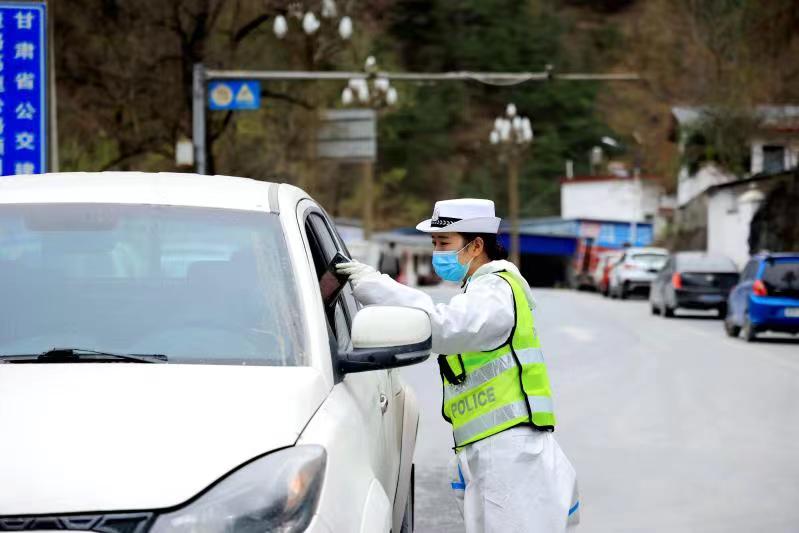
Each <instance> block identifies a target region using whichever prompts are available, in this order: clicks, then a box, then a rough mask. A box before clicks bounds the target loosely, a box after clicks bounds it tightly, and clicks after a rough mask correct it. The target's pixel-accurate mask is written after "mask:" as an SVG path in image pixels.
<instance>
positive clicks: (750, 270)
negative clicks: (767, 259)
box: [741, 260, 759, 281]
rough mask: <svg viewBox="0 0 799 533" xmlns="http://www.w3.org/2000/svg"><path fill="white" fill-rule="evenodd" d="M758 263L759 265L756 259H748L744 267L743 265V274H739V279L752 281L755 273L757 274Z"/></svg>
mask: <svg viewBox="0 0 799 533" xmlns="http://www.w3.org/2000/svg"><path fill="white" fill-rule="evenodd" d="M758 265H759V263H758V261H756V260H751V261H749V262H748V263H747V264H746V267H744V271H743V274H742V275H741V280H742V281H752V280H753V279H755V275H756V274H757V269H758Z"/></svg>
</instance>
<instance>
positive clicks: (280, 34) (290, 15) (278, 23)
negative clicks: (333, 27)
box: [272, 0, 352, 41]
mask: <svg viewBox="0 0 799 533" xmlns="http://www.w3.org/2000/svg"><path fill="white" fill-rule="evenodd" d="M337 16H338V7H337V6H336V2H335V0H323V2H322V10H321V17H322V20H320V19H319V18H318V17H317V16H316V13H314V12H313V11H310V10H308V11H305V12H303V7H302V4H300V3H293V4H291V5H289V8H288V10H287V13H286V14H285V15H277V16H276V17H275V21H274V22H273V23H272V32H273V33H274V34H275V37H277V38H278V39H283V38H284V37H286V35H287V34H288V32H289V20H290V19H296V20H297V21H298V23H299V27H300V28H302V31H303V33H305V35H309V36H310V35H314V34H315V33H316V32H317V31H319V29H320V28H321V27H322V21H323V20H329V21H334V20H335V19H336V17H337ZM337 32H338V35H339V37H341V39H342V40H344V41H347V40H349V39H350V38H351V37H352V19H351V18H350V17H348V16H346V15H345V16H343V17H341V18H340V19H339V20H338V27H337Z"/></svg>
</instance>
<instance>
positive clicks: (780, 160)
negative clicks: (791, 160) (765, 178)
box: [763, 145, 785, 174]
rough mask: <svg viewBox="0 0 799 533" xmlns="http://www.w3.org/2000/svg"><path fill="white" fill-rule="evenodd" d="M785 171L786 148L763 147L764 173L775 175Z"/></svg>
mask: <svg viewBox="0 0 799 533" xmlns="http://www.w3.org/2000/svg"><path fill="white" fill-rule="evenodd" d="M783 170H785V147H784V146H778V145H770V146H764V147H763V172H765V173H767V174H774V173H777V172H782V171H783Z"/></svg>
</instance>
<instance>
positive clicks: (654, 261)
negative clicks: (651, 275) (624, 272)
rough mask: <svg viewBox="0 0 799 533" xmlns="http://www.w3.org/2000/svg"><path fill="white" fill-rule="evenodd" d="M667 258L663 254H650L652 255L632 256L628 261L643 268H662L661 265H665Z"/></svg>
mask: <svg viewBox="0 0 799 533" xmlns="http://www.w3.org/2000/svg"><path fill="white" fill-rule="evenodd" d="M668 258H669V256H667V255H665V254H652V253H643V254H632V255H631V256H630V261H631V262H633V263H636V264H638V265H641V266H642V267H644V268H657V269H660V268H663V265H665V264H666V261H667V260H668Z"/></svg>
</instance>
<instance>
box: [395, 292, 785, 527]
mask: <svg viewBox="0 0 799 533" xmlns="http://www.w3.org/2000/svg"><path fill="white" fill-rule="evenodd" d="M430 293H431V295H433V297H434V299H436V300H437V301H446V300H448V299H449V297H450V296H451V295H452V294H454V293H455V291H454V290H451V289H433V290H431V291H430ZM536 295H537V298H538V312H537V316H536V320H537V325H538V328H539V331H540V335H541V339H542V344H543V348H544V353H545V355H546V357H547V363H548V366H549V369H550V370H549V371H550V378H551V381H552V385H553V390H554V394H555V409H556V412H557V417H558V428H557V431H556V435H557V438H558V441H559V442H560V444H561V446H562V448H563V449H564V451H565V452H566V454H567V455H568V456H569V458H570V459H571V461H572V462H573V463H574V466H575V468H576V469H577V474H578V478H579V483H580V493H581V512H582V525H581V526H580V531H583V532H602V533H608V532H636V533H637V532H641V531H647V532H650V533H660V532H663V533H666V532H669V533H671V532H683V531H684V532H702V533H715V532H718V533H721V532H724V533H730V532H741V533H750V532H752V531H768V532H770V533H774V532H785V533H788V532H796V531H799V338H796V337H794V338H791V337H777V336H773V337H772V338H768V339H765V340H763V341H761V342H757V343H754V344H747V343H745V342H744V341H742V340H740V339H730V338H728V337H726V336H725V334H724V332H723V329H722V325H721V322H720V321H718V320H716V319H713V318H711V317H710V316H708V315H704V316H701V315H697V314H694V315H685V316H680V317H677V318H674V319H666V318H662V317H657V316H652V315H650V313H649V307H648V303H647V302H646V301H645V300H631V301H618V300H607V299H603V298H602V297H601V296H598V295H596V294H591V293H578V292H572V291H565V290H537V291H536ZM403 374H404V376H405V379H406V381H408V382H409V383H410V384H411V385H412V386H413V387H414V389H415V391H416V394H417V396H418V398H419V400H420V405H421V409H422V420H421V427H420V430H419V440H418V444H417V449H416V465H417V466H416V471H417V493H416V502H417V503H416V506H417V507H416V512H417V516H416V526H417V531H419V532H421V533H448V532H461V531H463V526H462V520H461V518H460V515H459V512H458V511H457V507H456V506H455V503H454V501H453V499H452V496H451V494H450V492H451V490H450V489H449V483H448V481H449V480H448V477H447V464H448V462H449V460H450V457H451V454H452V452H451V449H450V447H451V446H452V437H451V434H450V431H449V426H448V425H447V424H446V422H444V421H443V419H442V418H441V416H440V410H441V403H440V402H441V383H440V381H439V377H438V369H437V365H436V362H435V360H434V358H431V359H430V360H429V361H427V362H426V363H424V364H422V365H418V366H415V367H409V368H406V369H403Z"/></svg>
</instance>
